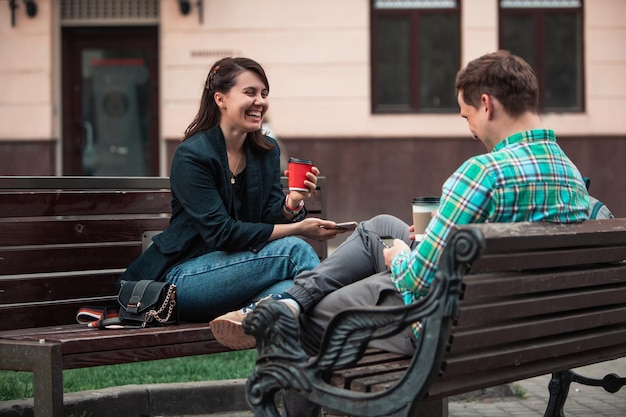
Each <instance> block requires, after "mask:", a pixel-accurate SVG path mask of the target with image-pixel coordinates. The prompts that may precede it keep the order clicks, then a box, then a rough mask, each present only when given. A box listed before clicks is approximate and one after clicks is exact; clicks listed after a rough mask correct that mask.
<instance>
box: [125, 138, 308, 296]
mask: <svg viewBox="0 0 626 417" xmlns="http://www.w3.org/2000/svg"><path fill="white" fill-rule="evenodd" d="M247 140H249V139H247ZM266 140H267V141H269V142H270V143H272V144H273V145H274V149H272V150H271V151H268V152H263V151H260V150H256V149H253V147H252V146H250V144H247V145H246V147H245V148H246V169H245V171H244V173H245V183H246V192H245V200H246V202H247V203H246V204H245V208H246V212H245V213H244V214H241V218H239V216H238V215H237V213H236V212H235V210H234V208H233V185H232V184H231V182H230V180H231V175H230V170H229V166H228V156H227V153H226V144H225V141H224V135H223V134H222V130H221V129H220V128H219V127H215V128H213V129H211V130H209V131H201V132H198V133H196V134H194V135H193V136H191V137H189V138H188V139H186V140H185V141H183V142H182V143H181V144H180V145H179V146H178V148H177V149H176V152H175V153H174V158H173V160H172V167H171V174H170V184H171V189H172V217H171V219H170V224H169V226H168V227H167V229H165V230H164V231H163V233H160V234H158V235H156V236H155V237H154V238H153V244H152V245H151V246H150V247H149V248H148V249H147V250H146V251H145V252H144V253H143V254H142V255H141V256H140V257H139V258H138V259H137V260H135V262H133V263H132V264H131V265H130V266H129V267H128V269H127V270H126V272H125V273H124V274H123V275H122V277H121V278H120V279H119V280H118V285H119V283H120V281H121V280H130V281H136V280H140V279H159V280H163V279H164V277H165V275H166V274H167V272H168V271H169V270H170V269H171V268H172V267H173V266H174V265H177V264H179V263H181V262H183V261H186V260H188V259H191V258H195V257H197V256H199V255H202V254H204V253H209V252H213V251H216V250H223V251H233V252H237V251H246V250H251V251H255V252H256V251H258V250H260V249H261V248H262V247H263V246H264V245H265V244H266V243H267V241H268V239H269V237H270V235H271V233H272V231H273V228H274V224H278V223H289V222H291V221H298V220H301V219H302V218H304V217H305V215H306V211H304V210H303V213H301V214H300V215H299V216H297V218H296V219H294V220H289V219H287V218H286V217H285V215H284V214H283V210H282V206H283V204H284V201H285V194H284V193H283V189H282V185H281V181H280V177H281V172H280V150H279V147H278V144H277V143H276V141H275V140H274V139H272V138H269V137H267V136H266Z"/></svg>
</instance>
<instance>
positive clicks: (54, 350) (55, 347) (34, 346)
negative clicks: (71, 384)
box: [0, 341, 63, 417]
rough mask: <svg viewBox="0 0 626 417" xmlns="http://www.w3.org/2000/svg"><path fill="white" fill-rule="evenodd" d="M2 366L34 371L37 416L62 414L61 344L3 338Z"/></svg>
mask: <svg viewBox="0 0 626 417" xmlns="http://www.w3.org/2000/svg"><path fill="white" fill-rule="evenodd" d="M0 358H1V366H0V368H1V369H7V370H12V371H30V372H32V373H33V391H34V397H35V398H34V415H35V417H62V416H63V356H62V352H61V345H59V344H56V343H46V342H42V343H36V342H19V341H0Z"/></svg>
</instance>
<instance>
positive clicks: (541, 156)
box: [391, 129, 589, 334]
mask: <svg viewBox="0 0 626 417" xmlns="http://www.w3.org/2000/svg"><path fill="white" fill-rule="evenodd" d="M588 217H589V195H588V194H587V189H586V188H585V184H584V181H583V178H582V176H581V174H580V172H578V169H577V168H576V166H575V165H574V164H573V163H572V161H570V160H569V158H568V157H567V156H566V155H565V154H564V153H563V150H562V149H561V148H560V147H559V145H557V143H556V138H555V135H554V132H553V131H552V130H542V129H537V130H528V131H525V132H520V133H517V134H515V135H512V136H510V137H508V138H506V139H505V140H503V141H501V142H500V143H498V145H496V147H495V148H494V149H493V151H492V152H490V153H488V154H484V155H479V156H476V157H473V158H470V159H469V160H467V161H466V162H465V163H464V164H463V165H461V167H460V168H459V169H457V170H456V172H454V174H452V176H451V177H450V178H448V180H447V181H446V182H445V183H444V185H443V190H442V195H441V203H440V205H439V209H438V210H437V212H436V213H435V215H434V216H433V218H432V219H431V221H430V223H429V225H428V228H427V229H426V233H425V235H424V239H423V241H422V242H421V243H420V244H419V245H418V246H417V248H416V249H415V250H413V251H412V252H410V253H408V252H406V253H401V254H399V255H397V256H396V257H395V258H394V259H393V262H392V263H391V278H392V280H393V281H394V283H395V285H396V287H397V288H398V290H399V291H400V293H401V294H402V297H403V299H404V302H405V303H407V304H408V303H411V302H413V301H414V300H416V299H418V298H420V297H422V296H424V295H425V294H426V293H427V292H428V288H429V286H430V284H431V283H432V281H433V279H434V277H435V272H436V270H437V262H438V260H439V256H440V255H441V252H442V251H443V248H444V246H445V244H446V241H447V238H448V235H449V233H450V231H451V229H452V227H453V226H454V225H457V224H469V223H486V222H492V223H510V222H523V221H537V222H538V221H548V222H555V223H568V222H578V221H582V220H586V219H587V218H588ZM415 331H416V334H417V333H418V326H415Z"/></svg>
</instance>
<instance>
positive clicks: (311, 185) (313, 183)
mask: <svg viewBox="0 0 626 417" xmlns="http://www.w3.org/2000/svg"><path fill="white" fill-rule="evenodd" d="M319 175H320V170H319V169H317V167H315V166H314V167H311V172H307V173H306V177H307V179H306V180H304V185H305V186H306V187H307V188H308V189H309V191H295V190H294V191H289V199H288V200H289V207H292V208H293V207H298V206H299V205H300V202H301V201H302V200H304V199H307V198H309V197H311V195H312V194H313V192H314V191H315V190H316V188H317V177H318V176H319ZM285 176H286V177H289V171H285Z"/></svg>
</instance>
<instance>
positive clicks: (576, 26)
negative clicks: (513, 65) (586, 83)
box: [500, 0, 584, 112]
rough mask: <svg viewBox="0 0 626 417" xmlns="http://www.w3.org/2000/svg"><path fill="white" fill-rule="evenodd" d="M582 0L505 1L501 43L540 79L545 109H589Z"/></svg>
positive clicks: (544, 110)
mask: <svg viewBox="0 0 626 417" xmlns="http://www.w3.org/2000/svg"><path fill="white" fill-rule="evenodd" d="M582 31H583V28H582V0H500V48H502V49H508V50H509V51H511V52H512V53H514V54H516V55H519V56H521V57H523V58H524V59H525V60H526V61H527V62H528V63H529V64H530V65H531V66H532V67H533V69H534V70H535V73H536V74H537V79H538V80H539V89H540V98H539V100H540V102H539V104H540V107H541V110H542V111H543V112H580V111H583V107H584V104H583V50H582V49H583V48H582V44H583V41H582Z"/></svg>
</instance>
